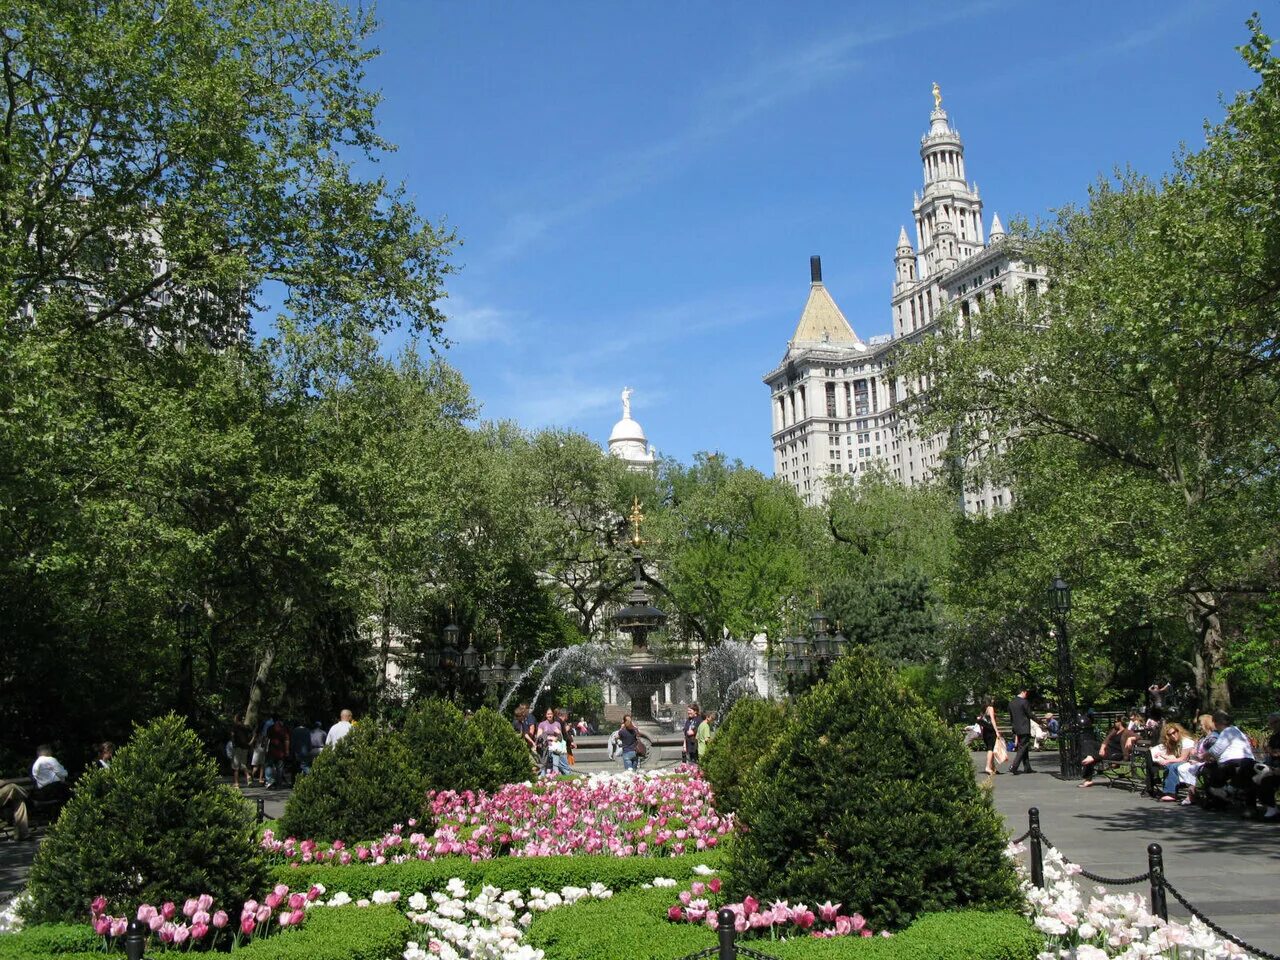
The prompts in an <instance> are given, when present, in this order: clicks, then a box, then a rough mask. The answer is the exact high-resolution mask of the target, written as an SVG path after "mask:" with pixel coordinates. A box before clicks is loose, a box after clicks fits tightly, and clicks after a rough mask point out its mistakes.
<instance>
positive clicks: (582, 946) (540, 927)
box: [525, 888, 716, 960]
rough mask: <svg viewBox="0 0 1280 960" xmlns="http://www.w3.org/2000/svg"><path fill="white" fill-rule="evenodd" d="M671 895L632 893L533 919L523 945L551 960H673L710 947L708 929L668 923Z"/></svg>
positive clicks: (712, 943) (668, 891) (664, 891)
mask: <svg viewBox="0 0 1280 960" xmlns="http://www.w3.org/2000/svg"><path fill="white" fill-rule="evenodd" d="M676 893H677V891H676V890H672V889H662V888H658V889H654V890H634V891H629V892H627V893H625V894H621V895H619V894H615V895H614V896H613V897H612V898H610V899H608V900H588V901H584V902H582V903H577V904H574V905H573V906H572V907H570V908H569V909H567V910H552V911H550V912H548V913H543V914H538V915H537V916H536V917H534V921H533V923H532V924H531V925H530V927H529V932H528V933H527V934H526V936H525V942H526V943H528V944H529V945H530V946H532V947H534V948H536V949H538V950H543V951H545V952H546V954H547V956H549V957H555V958H556V960H619V958H623V957H625V958H626V960H675V958H676V957H683V956H686V955H688V954H690V953H696V952H698V951H699V950H705V949H706V948H707V947H712V946H715V944H716V932H715V931H714V930H712V929H710V928H709V927H705V926H700V925H697V924H692V923H672V922H671V921H669V920H668V919H667V908H668V907H670V906H671V905H672V904H673V903H675V902H676Z"/></svg>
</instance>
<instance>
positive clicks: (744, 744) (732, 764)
mask: <svg viewBox="0 0 1280 960" xmlns="http://www.w3.org/2000/svg"><path fill="white" fill-rule="evenodd" d="M784 717H785V711H784V710H783V707H782V705H781V704H779V703H775V702H773V701H772V700H757V699H755V698H754V697H742V698H740V699H739V700H738V701H737V702H735V703H734V705H733V707H732V708H731V709H730V710H729V713H728V715H727V716H726V717H725V718H724V722H723V723H721V724H720V728H719V729H718V730H716V735H715V736H714V737H712V738H711V743H710V744H709V745H708V747H707V755H706V756H705V757H703V758H702V760H701V761H700V765H701V767H702V772H703V774H704V775H705V776H706V778H707V780H708V781H709V782H710V784H711V789H712V791H714V793H715V804H716V809H717V810H719V811H720V812H721V813H731V812H733V811H736V810H737V809H738V806H739V804H740V803H741V801H742V790H743V787H744V786H745V785H746V784H748V783H750V782H751V781H752V779H753V771H754V770H755V767H756V764H757V763H759V762H760V760H761V758H763V757H764V755H765V754H766V753H768V752H769V748H770V747H772V746H773V744H774V741H775V740H777V739H778V737H779V736H781V734H782V722H783V718H784Z"/></svg>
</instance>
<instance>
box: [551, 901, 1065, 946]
mask: <svg viewBox="0 0 1280 960" xmlns="http://www.w3.org/2000/svg"><path fill="white" fill-rule="evenodd" d="M677 892H678V891H676V890H670V889H666V890H664V889H659V890H633V891H629V892H626V893H623V894H619V895H616V896H614V897H613V898H612V899H610V900H599V901H590V902H587V903H580V904H577V905H575V906H574V907H573V908H572V909H569V910H553V911H551V912H550V913H545V914H541V915H540V916H538V917H537V918H536V919H535V920H534V922H533V925H532V926H531V927H530V928H529V933H528V938H527V942H528V943H530V944H531V945H532V946H534V947H537V948H539V949H541V950H545V951H546V952H547V955H548V956H551V957H555V958H556V960H618V958H623V957H625V958H626V960H675V958H677V957H682V956H685V955H686V954H690V953H695V952H697V951H699V950H703V949H705V948H707V947H711V946H714V945H715V942H716V935H715V932H714V931H712V930H711V929H709V928H708V927H705V926H694V925H693V924H675V923H671V922H669V921H668V920H667V919H666V913H667V908H668V907H669V906H671V905H672V904H673V903H675V902H676V893H677ZM750 946H752V947H754V948H755V949H758V950H760V951H761V952H763V953H768V954H771V955H773V956H776V957H778V958H779V960H846V958H848V960H1035V957H1036V955H1037V953H1038V952H1039V951H1040V950H1041V949H1043V946H1044V938H1043V937H1042V936H1041V935H1040V934H1038V933H1037V932H1036V931H1035V929H1034V928H1033V927H1032V926H1031V924H1030V923H1029V922H1028V921H1027V920H1026V919H1025V918H1023V917H1021V916H1019V915H1017V914H1015V913H1005V912H998V913H982V912H978V911H961V912H956V913H935V914H929V915H927V916H924V917H921V918H920V919H919V920H917V921H916V922H915V923H913V924H912V925H911V926H909V927H908V928H907V929H905V930H903V931H902V932H900V933H898V934H896V935H894V936H892V937H888V938H883V937H873V938H871V939H863V938H862V937H837V938H835V939H831V940H818V939H815V938H812V937H802V938H796V939H793V940H790V941H788V942H786V943H783V942H770V941H767V940H764V941H751V942H750Z"/></svg>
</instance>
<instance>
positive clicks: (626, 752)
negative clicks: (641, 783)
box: [614, 713, 653, 771]
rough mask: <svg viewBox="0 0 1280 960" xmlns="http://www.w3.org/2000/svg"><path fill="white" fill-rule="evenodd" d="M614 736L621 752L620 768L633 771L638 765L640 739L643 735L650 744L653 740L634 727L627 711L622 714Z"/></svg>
mask: <svg viewBox="0 0 1280 960" xmlns="http://www.w3.org/2000/svg"><path fill="white" fill-rule="evenodd" d="M614 736H615V737H617V748H618V750H620V751H621V752H622V769H623V770H632V771H634V770H635V769H636V768H637V767H638V766H639V756H640V751H641V749H642V746H641V744H640V739H641V738H642V737H643V738H644V739H645V740H648V741H649V743H650V744H652V743H653V740H651V739H650V738H649V736H648V735H647V734H644V733H641V732H640V730H638V729H637V728H636V725H635V724H634V723H633V722H632V720H631V714H629V713H628V714H626V715H625V716H623V718H622V726H620V727H619V728H618V732H617V733H616V734H614Z"/></svg>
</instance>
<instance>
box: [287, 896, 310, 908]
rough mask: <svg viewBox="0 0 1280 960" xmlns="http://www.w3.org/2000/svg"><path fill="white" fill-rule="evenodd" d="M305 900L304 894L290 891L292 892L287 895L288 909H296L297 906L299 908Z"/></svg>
mask: <svg viewBox="0 0 1280 960" xmlns="http://www.w3.org/2000/svg"><path fill="white" fill-rule="evenodd" d="M306 902H307V897H306V894H303V893H292V894H290V895H289V909H290V910H297V909H299V908H300V907H301V906H302V905H303V904H304V903H306Z"/></svg>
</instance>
